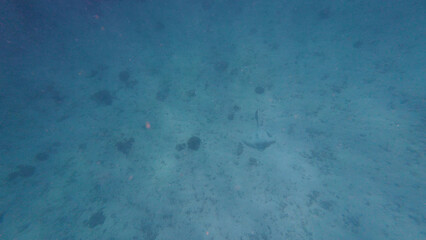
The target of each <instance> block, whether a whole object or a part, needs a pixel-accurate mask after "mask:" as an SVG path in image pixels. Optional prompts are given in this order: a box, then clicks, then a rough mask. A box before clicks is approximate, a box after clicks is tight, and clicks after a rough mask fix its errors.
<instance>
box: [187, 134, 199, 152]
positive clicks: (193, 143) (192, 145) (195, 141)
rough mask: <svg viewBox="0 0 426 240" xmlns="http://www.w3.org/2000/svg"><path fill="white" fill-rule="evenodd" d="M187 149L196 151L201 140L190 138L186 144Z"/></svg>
mask: <svg viewBox="0 0 426 240" xmlns="http://www.w3.org/2000/svg"><path fill="white" fill-rule="evenodd" d="M187 145H188V148H189V149H191V150H194V151H197V150H198V149H199V148H200V145H201V139H200V138H199V137H195V136H193V137H191V138H190V139H189V140H188V142H187Z"/></svg>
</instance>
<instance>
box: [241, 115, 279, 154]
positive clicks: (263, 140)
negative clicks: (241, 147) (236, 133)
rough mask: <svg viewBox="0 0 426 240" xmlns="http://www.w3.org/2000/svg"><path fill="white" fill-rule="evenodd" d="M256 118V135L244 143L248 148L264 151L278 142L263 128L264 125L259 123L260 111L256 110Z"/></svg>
mask: <svg viewBox="0 0 426 240" xmlns="http://www.w3.org/2000/svg"><path fill="white" fill-rule="evenodd" d="M254 118H255V119H256V127H257V129H256V133H255V134H254V135H253V136H252V137H251V138H250V139H248V140H247V141H243V143H244V144H245V145H247V146H248V147H251V148H254V149H257V150H259V151H263V150H265V149H266V148H268V147H269V146H271V145H272V144H274V143H275V142H276V141H275V140H274V139H273V138H272V135H271V134H270V133H269V132H267V131H266V130H265V129H263V128H262V125H263V124H262V123H261V122H259V111H258V110H256V112H255V114H254Z"/></svg>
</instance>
